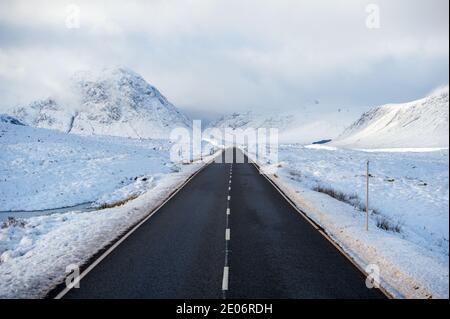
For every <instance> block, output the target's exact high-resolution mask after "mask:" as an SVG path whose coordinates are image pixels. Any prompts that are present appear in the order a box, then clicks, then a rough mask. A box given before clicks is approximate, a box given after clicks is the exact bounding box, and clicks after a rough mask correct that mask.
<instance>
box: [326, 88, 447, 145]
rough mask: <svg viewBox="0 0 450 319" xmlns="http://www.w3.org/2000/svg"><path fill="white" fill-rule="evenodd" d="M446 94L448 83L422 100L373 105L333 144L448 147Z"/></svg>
mask: <svg viewBox="0 0 450 319" xmlns="http://www.w3.org/2000/svg"><path fill="white" fill-rule="evenodd" d="M448 94H449V88H448V86H447V87H444V88H441V89H438V90H436V91H435V92H433V93H432V94H431V95H429V96H427V97H425V98H423V99H421V100H417V101H413V102H409V103H405V104H388V105H383V106H379V107H376V108H374V109H372V110H370V111H368V112H366V113H364V114H363V115H362V116H361V118H360V119H359V120H358V121H356V122H355V123H353V124H352V125H351V126H350V127H349V128H348V129H347V130H345V131H344V133H343V134H342V135H341V136H339V137H338V138H337V139H336V140H335V141H334V142H333V143H332V144H333V145H335V146H340V147H349V148H420V147H422V148H425V147H437V148H439V147H442V148H447V147H448V146H449V137H448V130H449V126H448V119H449V114H448V109H449V104H448Z"/></svg>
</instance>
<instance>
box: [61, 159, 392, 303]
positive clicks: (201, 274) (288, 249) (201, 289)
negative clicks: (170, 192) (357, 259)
mask: <svg viewBox="0 0 450 319" xmlns="http://www.w3.org/2000/svg"><path fill="white" fill-rule="evenodd" d="M383 297H384V295H383V294H382V293H381V292H380V291H379V290H377V289H368V288H366V286H365V278H364V276H363V274H362V273H361V272H360V271H359V270H358V269H357V268H356V267H355V266H354V265H353V264H352V263H351V262H349V261H348V260H347V259H346V258H345V257H344V256H343V255H342V254H341V253H340V252H339V251H338V250H337V249H336V248H335V247H334V246H333V245H332V244H331V243H330V242H329V241H328V240H326V239H325V238H324V237H323V236H322V235H321V234H320V233H319V232H318V231H317V230H316V229H315V228H314V227H313V226H312V225H311V224H309V223H308V222H307V221H306V220H305V219H304V218H303V217H302V216H301V215H300V214H299V213H298V212H297V211H296V210H295V209H294V208H293V207H292V206H291V205H290V204H289V203H288V202H287V201H286V200H285V199H284V198H283V196H282V195H281V194H280V193H279V192H278V191H277V190H276V189H275V188H274V187H273V186H272V185H271V184H270V183H269V182H268V181H267V180H266V179H265V178H264V177H263V176H261V175H260V174H259V172H258V170H257V168H256V167H255V166H254V165H252V164H248V163H243V164H236V163H234V164H231V163H224V164H218V163H213V164H210V165H209V166H208V167H206V168H205V169H204V170H203V171H201V172H200V173H199V174H198V175H197V176H196V177H195V178H193V179H192V180H191V181H190V182H189V183H188V184H187V185H186V186H185V187H184V188H183V189H182V190H181V191H180V192H178V193H177V194H176V195H175V196H174V197H173V198H172V199H171V200H170V201H168V202H167V203H166V204H165V205H164V206H163V207H162V208H161V209H160V210H159V211H158V212H157V213H156V214H154V215H153V216H152V217H151V218H150V219H149V220H148V221H146V222H145V223H144V224H142V226H140V227H139V228H138V229H137V230H136V231H135V232H133V233H132V234H131V235H130V236H129V237H128V238H127V239H126V240H125V241H123V242H122V243H121V244H120V245H119V246H117V248H116V249H115V250H113V251H112V252H111V253H110V254H109V255H108V256H107V257H106V258H105V259H103V260H102V261H101V262H100V263H99V264H98V265H97V266H95V267H94V268H93V269H92V270H91V271H90V272H89V273H88V274H87V275H86V276H85V277H84V278H83V279H82V280H81V283H80V288H79V289H72V290H70V291H69V292H68V293H67V294H66V295H64V298H383Z"/></svg>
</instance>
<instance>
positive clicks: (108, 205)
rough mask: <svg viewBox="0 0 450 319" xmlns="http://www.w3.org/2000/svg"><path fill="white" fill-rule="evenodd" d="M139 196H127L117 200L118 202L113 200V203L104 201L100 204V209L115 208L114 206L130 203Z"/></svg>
mask: <svg viewBox="0 0 450 319" xmlns="http://www.w3.org/2000/svg"><path fill="white" fill-rule="evenodd" d="M136 198H138V195H131V196H130V197H127V198H125V199H122V200H119V201H116V202H112V203H103V204H101V205H100V206H99V208H98V209H99V210H100V209H107V208H113V207H118V206H122V205H124V204H126V203H128V202H129V201H130V200H133V199H136Z"/></svg>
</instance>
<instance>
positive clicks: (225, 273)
mask: <svg viewBox="0 0 450 319" xmlns="http://www.w3.org/2000/svg"><path fill="white" fill-rule="evenodd" d="M229 272H230V268H229V267H228V266H226V267H223V279H222V290H228V275H229Z"/></svg>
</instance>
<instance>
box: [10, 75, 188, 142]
mask: <svg viewBox="0 0 450 319" xmlns="http://www.w3.org/2000/svg"><path fill="white" fill-rule="evenodd" d="M69 90H70V92H68V93H67V96H69V97H70V99H67V98H64V99H61V100H58V98H53V97H51V98H47V99H44V100H40V101H35V102H32V103H31V104H30V105H28V106H24V107H18V108H16V109H14V111H13V114H14V115H15V116H16V117H17V118H18V119H19V120H21V121H23V122H24V123H26V124H28V125H31V126H36V127H41V128H51V129H57V130H61V131H64V132H71V133H79V134H88V135H111V136H122V137H132V138H167V137H168V135H169V133H170V131H171V130H172V129H173V128H175V127H180V126H181V127H189V126H190V121H189V119H188V118H187V116H186V115H184V114H182V113H181V112H180V111H179V110H178V109H177V108H176V107H175V106H174V105H173V104H171V103H170V102H169V101H168V100H167V99H166V98H165V97H164V96H163V95H162V94H161V93H160V92H159V91H158V90H157V89H156V88H155V87H153V86H152V85H150V84H148V83H147V82H146V81H145V80H144V79H143V78H142V77H141V76H140V75H138V74H136V73H135V72H133V71H131V70H128V69H124V68H114V69H104V70H102V71H101V72H99V73H91V72H79V73H76V74H75V75H74V76H73V78H72V83H71V84H70V89H69Z"/></svg>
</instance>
